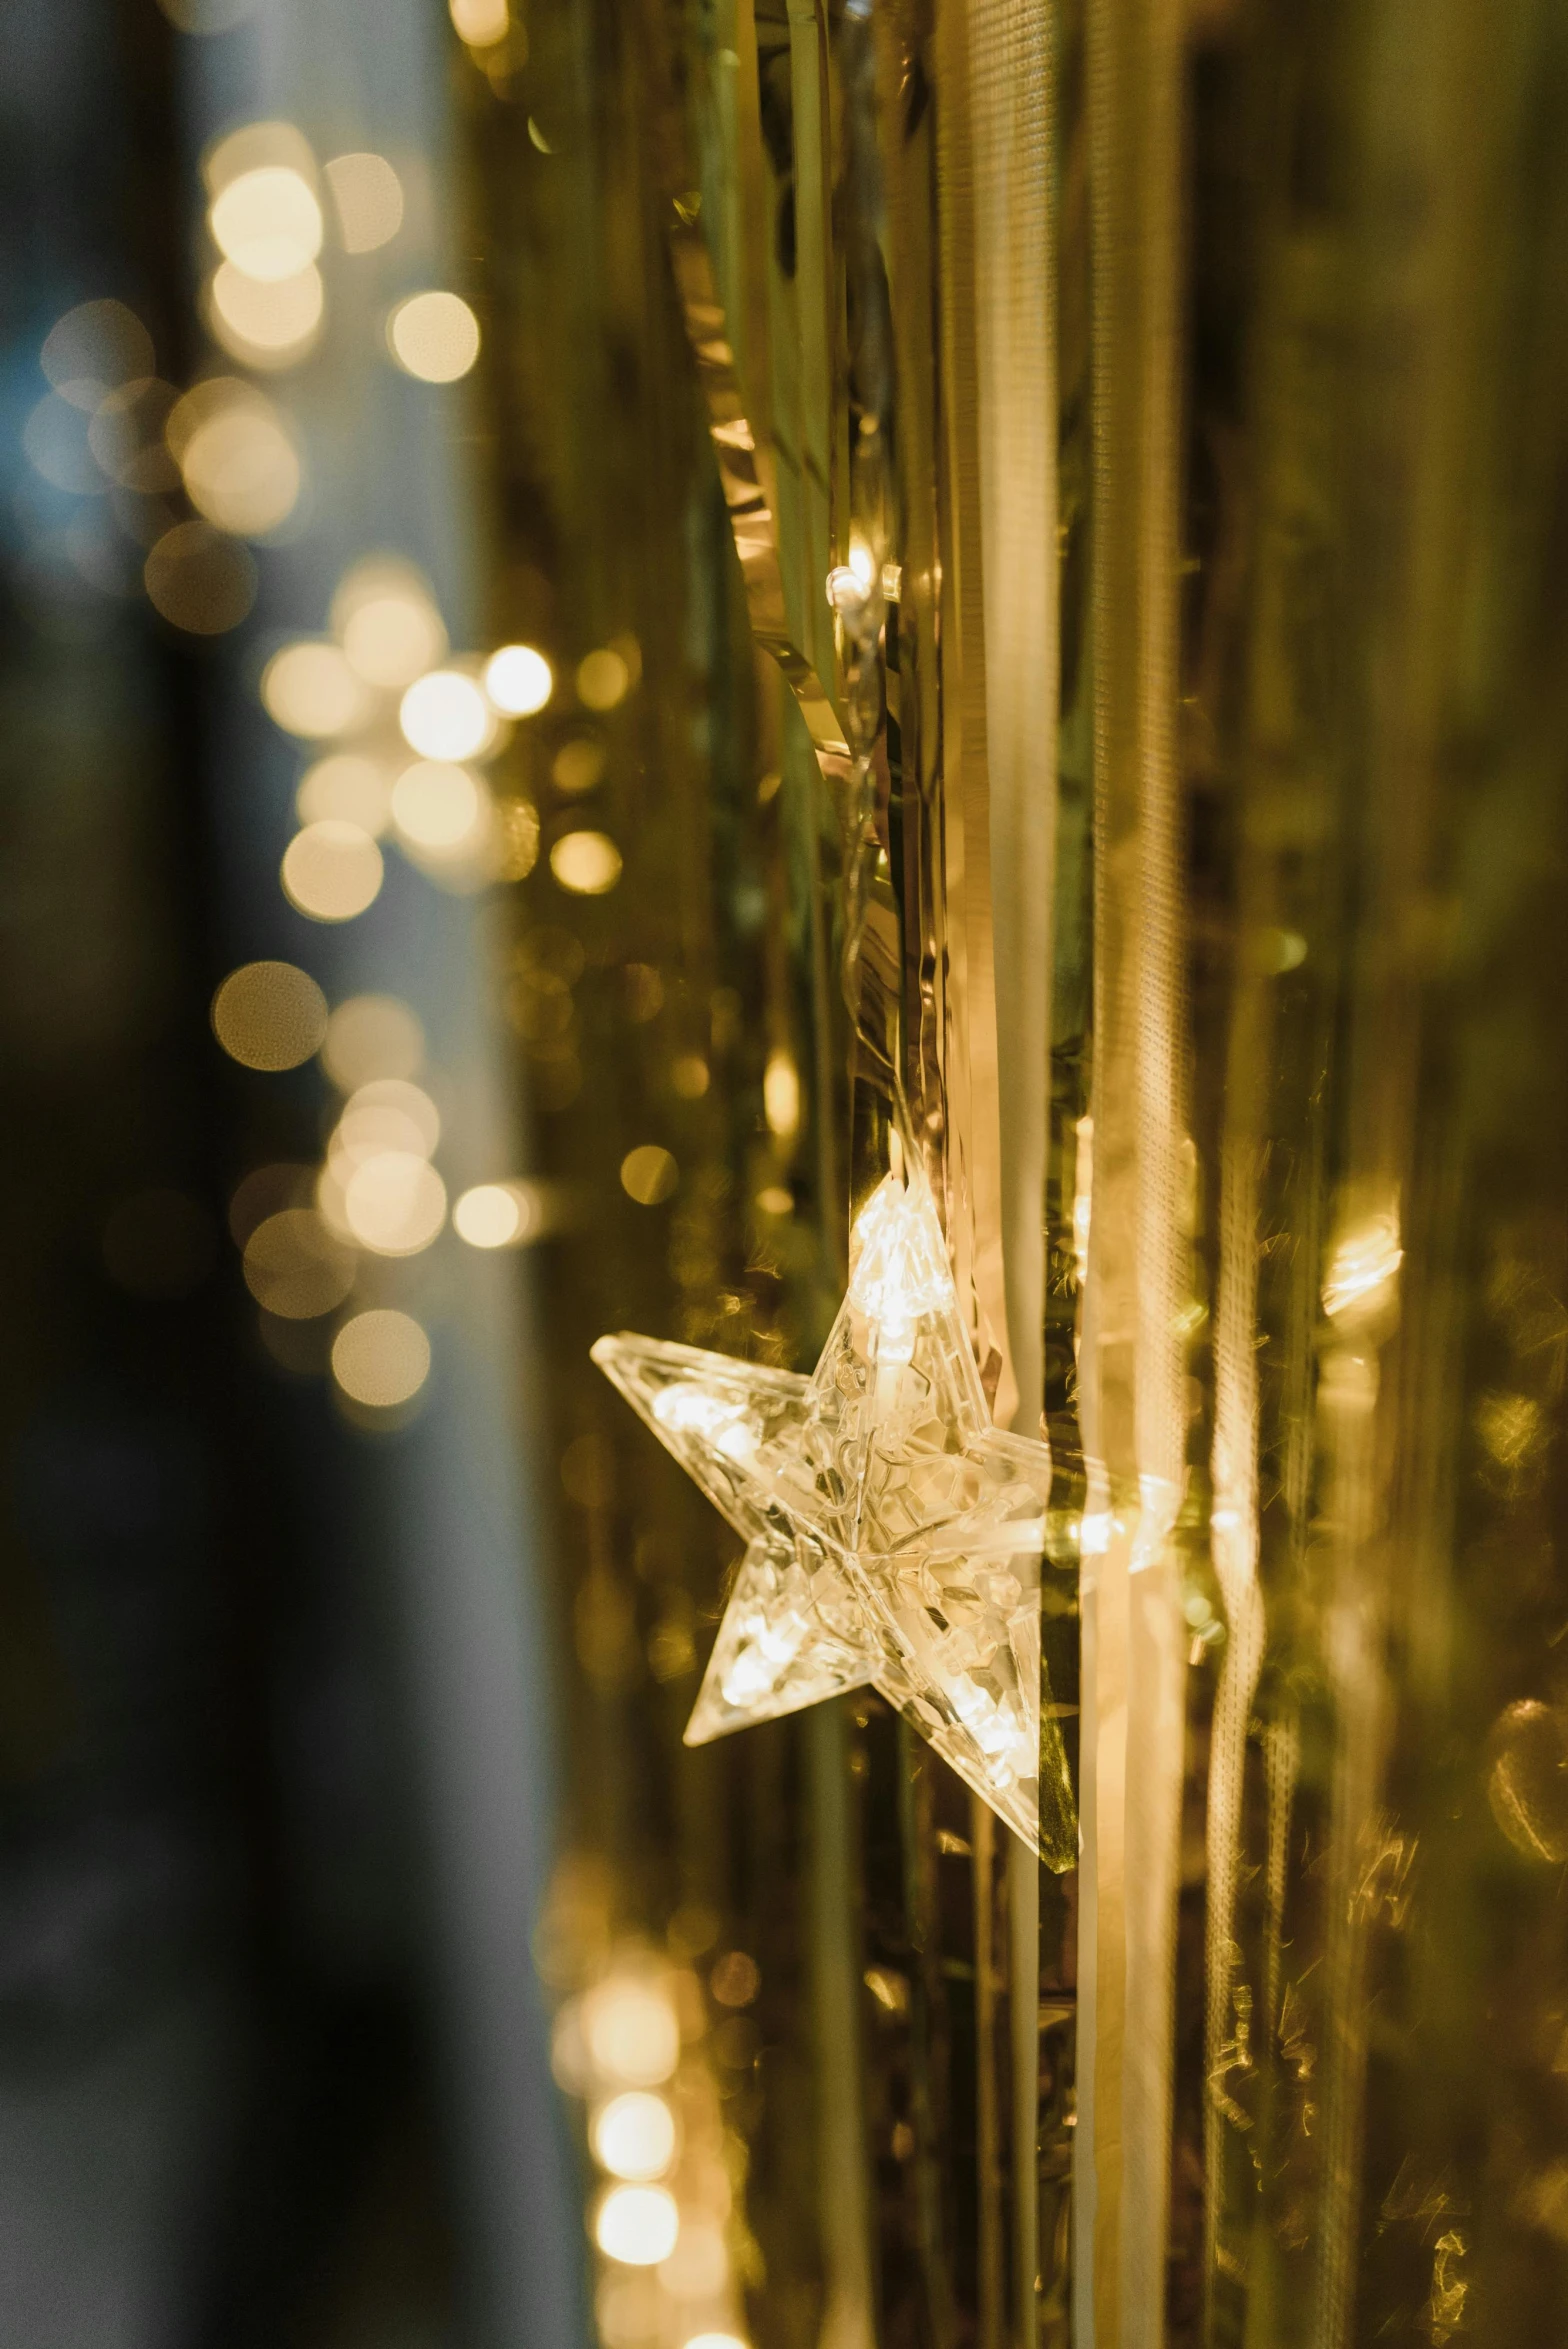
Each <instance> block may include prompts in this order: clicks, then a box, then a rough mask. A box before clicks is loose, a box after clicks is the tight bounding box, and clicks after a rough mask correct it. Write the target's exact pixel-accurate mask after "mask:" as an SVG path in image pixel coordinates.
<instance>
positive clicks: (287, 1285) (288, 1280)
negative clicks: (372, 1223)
mask: <svg viewBox="0 0 1568 2349" xmlns="http://www.w3.org/2000/svg"><path fill="white" fill-rule="evenodd" d="M242 1261H243V1270H244V1274H245V1286H246V1287H247V1288H248V1289H249V1291H250V1293H251V1295H252V1296H253V1297H254V1298H255V1300H256V1302H257V1304H258V1305H261V1306H263V1307H265V1309H266V1311H267V1312H268V1313H276V1314H277V1315H278V1316H279V1317H280V1319H282V1320H284V1321H313V1320H315V1319H316V1318H317V1317H318V1315H320V1314H323V1313H331V1312H332V1311H333V1310H334V1308H335V1307H337V1306H339V1305H341V1304H342V1302H343V1300H344V1298H345V1297H346V1296H347V1295H348V1293H349V1290H350V1289H351V1288H352V1287H353V1285H354V1257H353V1252H352V1251H351V1250H350V1249H348V1248H345V1247H344V1246H343V1244H342V1242H341V1240H339V1239H338V1238H336V1237H335V1235H334V1234H333V1233H332V1232H330V1231H329V1230H328V1229H327V1226H326V1224H325V1223H324V1222H323V1221H322V1219H321V1217H320V1216H319V1215H318V1214H316V1213H315V1211H314V1210H313V1209H312V1208H309V1207H285V1208H282V1209H281V1210H280V1211H279V1212H278V1213H277V1214H276V1215H269V1216H267V1217H265V1218H264V1219H263V1221H262V1222H260V1223H259V1224H257V1225H256V1227H255V1229H254V1230H253V1231H252V1232H251V1234H250V1236H249V1238H248V1239H247V1240H246V1242H245V1253H244V1257H243V1260H242Z"/></svg>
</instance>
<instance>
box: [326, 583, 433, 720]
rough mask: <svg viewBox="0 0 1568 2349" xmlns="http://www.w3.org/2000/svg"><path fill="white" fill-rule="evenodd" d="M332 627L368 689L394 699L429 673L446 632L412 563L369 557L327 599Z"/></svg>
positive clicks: (428, 591)
mask: <svg viewBox="0 0 1568 2349" xmlns="http://www.w3.org/2000/svg"><path fill="white" fill-rule="evenodd" d="M332 625H333V627H334V628H335V629H336V631H337V633H338V635H339V637H340V638H341V639H342V644H343V650H344V653H345V654H346V655H347V658H348V662H349V665H350V667H351V668H353V669H354V670H355V671H356V672H357V673H358V675H359V676H361V677H363V678H364V680H365V682H366V684H367V685H375V686H379V687H380V688H381V689H382V690H383V691H384V692H387V693H397V692H401V691H402V689H403V688H404V687H405V686H407V685H410V684H412V683H413V681H414V679H415V678H416V677H419V676H421V675H422V674H423V672H424V671H425V670H427V669H431V668H433V667H434V665H435V663H436V662H437V661H439V660H440V658H441V656H442V654H443V653H444V652H445V651H446V629H445V628H444V627H443V625H442V622H441V615H440V613H439V612H438V611H437V610H436V607H435V604H434V602H433V600H432V598H431V594H430V590H429V588H428V587H427V586H426V584H425V582H424V580H423V579H422V578H421V577H420V575H419V573H418V572H417V571H416V570H415V569H414V567H413V565H412V564H411V563H402V562H398V561H396V560H395V559H392V558H389V557H387V556H381V555H372V556H371V557H369V559H368V560H367V561H365V562H363V563H356V564H355V566H354V568H353V570H352V571H350V572H349V573H348V575H347V576H346V577H345V578H344V579H343V580H342V582H341V583H340V585H339V587H338V591H337V594H336V595H335V596H334V597H333V599H332Z"/></svg>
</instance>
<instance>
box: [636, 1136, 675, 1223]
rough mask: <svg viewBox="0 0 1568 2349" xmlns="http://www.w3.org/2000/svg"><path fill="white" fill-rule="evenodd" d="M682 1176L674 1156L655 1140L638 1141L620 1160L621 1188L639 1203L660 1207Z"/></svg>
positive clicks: (645, 1205) (640, 1205)
mask: <svg viewBox="0 0 1568 2349" xmlns="http://www.w3.org/2000/svg"><path fill="white" fill-rule="evenodd" d="M679 1179H680V1169H679V1168H678V1167H677V1166H676V1163H675V1161H674V1159H673V1158H672V1157H671V1155H670V1153H669V1151H668V1150H661V1149H660V1148H659V1146H658V1144H657V1143H656V1142H642V1143H639V1145H638V1147H637V1148H636V1149H635V1150H628V1151H627V1153H626V1156H625V1157H624V1158H623V1159H622V1160H621V1189H622V1190H623V1191H624V1192H625V1193H626V1196H627V1198H628V1199H635V1200H636V1202H637V1204H638V1206H639V1207H657V1206H658V1204H659V1202H660V1201H661V1200H662V1199H668V1197H669V1196H670V1193H671V1192H672V1191H673V1190H674V1188H675V1185H676V1183H677V1182H678V1181H679Z"/></svg>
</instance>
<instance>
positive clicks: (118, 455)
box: [87, 375, 221, 521]
mask: <svg viewBox="0 0 1568 2349" xmlns="http://www.w3.org/2000/svg"><path fill="white" fill-rule="evenodd" d="M175 404H176V393H175V389H174V386H173V384H172V383H160V381H159V380H158V378H157V377H156V376H155V375H142V376H138V377H136V379H135V380H134V381H133V382H131V383H122V384H121V385H120V387H119V389H118V390H117V391H112V392H110V393H109V394H108V396H107V397H106V398H105V399H104V400H103V401H102V402H101V404H100V405H99V407H98V408H97V410H96V411H95V413H94V415H93V418H92V421H91V423H90V424H89V425H88V427H87V445H88V447H89V448H90V449H91V450H92V453H93V455H94V457H95V458H96V459H97V462H98V465H99V467H100V469H101V471H102V472H103V474H104V475H105V477H106V478H107V479H108V480H110V481H115V482H118V483H119V485H120V487H121V488H122V489H134V490H137V491H139V492H140V493H141V494H142V495H143V496H152V495H155V494H156V493H157V492H158V491H159V490H165V489H176V488H178V486H179V480H180V475H179V469H178V467H177V466H176V465H175V462H174V460H173V458H172V457H171V456H170V454H169V451H168V449H167V448H166V447H165V446H164V427H165V424H166V422H167V419H168V417H169V414H170V411H171V410H172V409H173V407H174V406H175ZM208 519H209V520H210V521H219V520H220V519H221V517H220V516H218V515H215V514H214V515H209V517H208Z"/></svg>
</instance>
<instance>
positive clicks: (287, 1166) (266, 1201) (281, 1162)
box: [229, 1159, 316, 1248]
mask: <svg viewBox="0 0 1568 2349" xmlns="http://www.w3.org/2000/svg"><path fill="white" fill-rule="evenodd" d="M315 1183H316V1169H315V1168H314V1167H313V1166H305V1165H302V1164H301V1163H300V1162H299V1160H297V1159H274V1160H271V1161H270V1162H269V1163H267V1164H266V1165H263V1166H253V1167H252V1168H251V1170H250V1173H249V1174H248V1175H244V1176H242V1177H241V1179H240V1181H239V1182H237V1183H236V1184H235V1186H234V1189H233V1191H232V1193H231V1194H230V1197H229V1231H230V1233H231V1235H232V1237H233V1240H234V1244H235V1246H236V1247H237V1248H243V1247H244V1245H245V1243H246V1241H247V1240H248V1239H249V1238H250V1236H251V1233H252V1232H253V1231H254V1230H255V1229H256V1226H257V1225H258V1224H259V1223H265V1222H266V1220H267V1217H268V1216H269V1215H276V1214H277V1213H278V1211H279V1209H280V1208H284V1207H303V1206H306V1205H308V1203H309V1201H310V1198H311V1195H312V1193H313V1192H314V1190H315Z"/></svg>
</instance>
